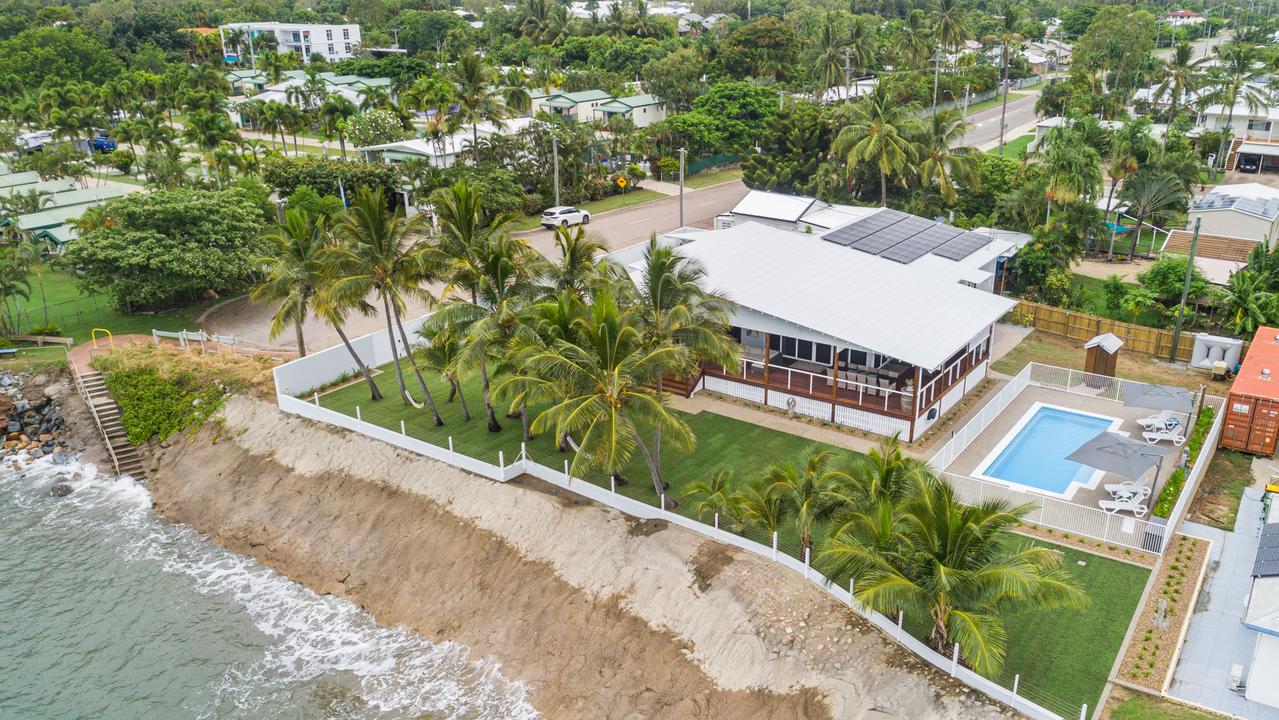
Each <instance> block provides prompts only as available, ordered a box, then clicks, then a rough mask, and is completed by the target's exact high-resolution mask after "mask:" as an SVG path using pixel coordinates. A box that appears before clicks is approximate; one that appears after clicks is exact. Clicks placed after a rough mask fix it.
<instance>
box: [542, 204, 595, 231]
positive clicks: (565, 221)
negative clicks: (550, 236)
mask: <svg viewBox="0 0 1279 720" xmlns="http://www.w3.org/2000/svg"><path fill="white" fill-rule="evenodd" d="M590 221H591V214H590V213H588V212H586V211H585V210H579V209H577V208H575V207H572V206H569V205H560V206H558V207H553V208H549V209H547V210H546V211H545V212H543V213H542V227H544V228H546V229H548V230H554V229H555V228H556V227H568V226H569V225H579V224H581V225H586V224H587V223H589V222H590Z"/></svg>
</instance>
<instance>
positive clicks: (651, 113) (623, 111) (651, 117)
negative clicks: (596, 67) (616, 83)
mask: <svg viewBox="0 0 1279 720" xmlns="http://www.w3.org/2000/svg"><path fill="white" fill-rule="evenodd" d="M617 116H621V117H625V118H629V119H630V121H631V122H633V123H635V127H637V128H642V127H648V126H649V125H652V124H653V123H655V122H660V121H662V120H665V119H666V103H664V102H662V99H661V98H659V97H658V96H656V95H631V96H630V97H623V98H617V99H614V100H609V101H608V102H605V103H601V104H600V105H598V106H596V108H595V119H597V120H600V121H602V122H608V121H609V120H611V119H612V118H614V117H617Z"/></svg>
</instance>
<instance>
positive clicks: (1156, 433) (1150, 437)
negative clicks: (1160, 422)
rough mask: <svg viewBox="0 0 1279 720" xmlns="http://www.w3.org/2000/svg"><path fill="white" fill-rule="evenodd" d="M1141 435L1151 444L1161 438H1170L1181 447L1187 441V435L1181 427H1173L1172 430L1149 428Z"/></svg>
mask: <svg viewBox="0 0 1279 720" xmlns="http://www.w3.org/2000/svg"><path fill="white" fill-rule="evenodd" d="M1141 436H1142V437H1144V438H1146V442H1148V443H1150V444H1151V445H1154V444H1155V443H1157V442H1159V441H1161V440H1169V441H1171V442H1172V444H1173V445H1176V446H1177V447H1181V446H1182V445H1184V444H1185V442H1186V435H1185V433H1183V432H1181V428H1173V429H1171V430H1168V429H1165V430H1148V431H1146V432H1144V433H1142V434H1141Z"/></svg>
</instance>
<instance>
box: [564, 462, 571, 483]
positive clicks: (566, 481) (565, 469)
mask: <svg viewBox="0 0 1279 720" xmlns="http://www.w3.org/2000/svg"><path fill="white" fill-rule="evenodd" d="M572 483H573V478H572V477H571V476H570V475H569V474H568V458H564V484H565V485H571V484H572Z"/></svg>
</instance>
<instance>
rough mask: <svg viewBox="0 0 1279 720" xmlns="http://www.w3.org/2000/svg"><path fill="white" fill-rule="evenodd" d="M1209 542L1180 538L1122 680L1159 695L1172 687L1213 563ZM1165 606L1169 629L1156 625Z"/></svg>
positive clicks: (1133, 640) (1127, 655)
mask: <svg viewBox="0 0 1279 720" xmlns="http://www.w3.org/2000/svg"><path fill="white" fill-rule="evenodd" d="M1209 547H1210V544H1209V542H1208V541H1207V540H1201V539H1199V538H1193V537H1189V536H1187V535H1175V536H1173V539H1172V542H1171V544H1170V546H1169V548H1168V551H1167V552H1166V553H1165V554H1164V558H1163V562H1162V563H1160V564H1159V567H1158V569H1157V570H1156V571H1155V580H1154V583H1153V584H1152V585H1151V589H1150V595H1149V596H1148V597H1147V598H1146V603H1145V605H1144V606H1142V608H1141V609H1140V610H1139V613H1140V615H1139V616H1138V620H1137V625H1136V627H1135V628H1134V629H1133V632H1132V636H1131V637H1130V638H1129V641H1128V647H1127V648H1126V650H1125V652H1124V659H1123V662H1122V663H1120V665H1119V669H1118V671H1117V677H1118V678H1119V679H1121V680H1123V681H1124V682H1127V683H1131V684H1133V685H1137V686H1140V687H1143V688H1147V689H1148V690H1150V691H1151V692H1153V693H1155V694H1156V695H1158V694H1160V693H1162V692H1163V691H1164V688H1165V687H1166V686H1167V684H1168V680H1169V677H1170V675H1171V670H1172V667H1173V664H1174V663H1175V661H1176V658H1177V653H1178V650H1179V649H1180V647H1181V641H1182V637H1183V634H1184V632H1185V629H1186V619H1187V618H1188V617H1189V615H1190V613H1191V612H1192V611H1193V609H1194V605H1195V595H1196V594H1197V592H1196V590H1197V586H1198V584H1199V582H1200V579H1201V578H1202V577H1203V570H1204V565H1205V564H1206V563H1207V561H1208V549H1209ZM1160 601H1163V602H1164V603H1165V606H1166V621H1165V622H1164V623H1163V624H1164V625H1165V627H1162V628H1161V627H1159V625H1158V624H1157V623H1156V622H1155V619H1156V615H1157V614H1158V611H1159V604H1160Z"/></svg>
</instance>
